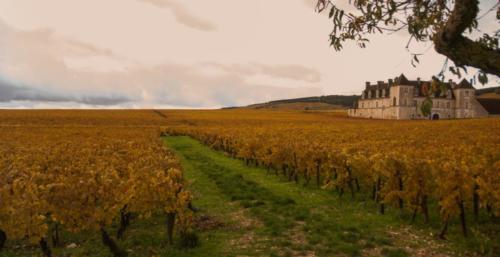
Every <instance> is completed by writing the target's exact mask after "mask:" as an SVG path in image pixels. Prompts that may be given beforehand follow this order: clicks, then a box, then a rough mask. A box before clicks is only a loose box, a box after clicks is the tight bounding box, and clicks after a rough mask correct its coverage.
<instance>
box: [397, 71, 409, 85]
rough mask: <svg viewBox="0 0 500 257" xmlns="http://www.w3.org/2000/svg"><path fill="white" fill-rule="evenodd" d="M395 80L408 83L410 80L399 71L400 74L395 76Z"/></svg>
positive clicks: (399, 82)
mask: <svg viewBox="0 0 500 257" xmlns="http://www.w3.org/2000/svg"><path fill="white" fill-rule="evenodd" d="M396 82H397V83H398V84H408V83H409V82H410V81H408V79H407V78H406V77H405V75H404V74H403V73H401V75H399V77H397V79H396Z"/></svg>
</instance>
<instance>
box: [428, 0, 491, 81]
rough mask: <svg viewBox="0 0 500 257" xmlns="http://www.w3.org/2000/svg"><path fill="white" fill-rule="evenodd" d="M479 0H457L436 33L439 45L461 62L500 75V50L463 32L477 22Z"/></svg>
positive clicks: (439, 48) (435, 36)
mask: <svg viewBox="0 0 500 257" xmlns="http://www.w3.org/2000/svg"><path fill="white" fill-rule="evenodd" d="M478 4H479V3H478V1H477V0H455V6H454V9H453V11H452V12H451V15H450V17H449V18H448V20H447V22H446V23H445V25H444V26H443V27H442V28H441V29H440V30H438V31H437V33H436V34H435V35H434V37H433V42H434V45H435V49H436V51H437V52H438V53H440V54H443V55H445V56H447V57H448V58H450V59H451V60H453V61H454V62H455V64H456V65H457V66H465V65H467V66H472V67H475V68H478V69H481V70H482V71H484V72H487V73H490V74H495V75H497V76H500V51H499V50H498V49H491V48H489V47H487V46H485V45H484V44H481V43H479V42H475V41H472V40H470V39H468V38H466V37H464V36H463V35H462V34H463V32H464V31H465V30H466V29H467V28H469V27H471V26H472V24H473V23H474V20H475V18H476V16H477V13H478V12H479V8H478Z"/></svg>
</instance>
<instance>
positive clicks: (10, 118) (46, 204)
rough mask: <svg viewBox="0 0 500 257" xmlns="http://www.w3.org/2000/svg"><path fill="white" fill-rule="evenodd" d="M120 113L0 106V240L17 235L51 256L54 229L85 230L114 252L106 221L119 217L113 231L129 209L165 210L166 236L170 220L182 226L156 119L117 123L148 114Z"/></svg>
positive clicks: (170, 160)
mask: <svg viewBox="0 0 500 257" xmlns="http://www.w3.org/2000/svg"><path fill="white" fill-rule="evenodd" d="M75 114H77V115H75ZM123 114H125V115H124V116H122V117H121V119H120V116H119V115H120V113H112V112H104V113H98V112H87V113H82V112H80V113H78V112H76V113H72V112H45V111H41V112H36V111H35V112H14V111H6V112H3V113H2V114H1V117H2V122H1V123H2V124H1V125H0V142H2V143H1V144H0V171H1V172H0V229H1V231H0V248H2V247H3V246H4V244H5V242H6V240H8V241H11V240H20V239H24V240H27V241H29V242H31V244H32V245H39V246H40V248H41V249H42V252H43V254H44V256H52V250H51V248H52V247H60V246H61V239H60V237H61V236H60V235H61V234H62V231H65V232H70V233H73V234H78V233H80V232H82V231H86V232H87V233H95V234H96V235H98V236H101V237H102V241H103V243H104V244H105V245H106V246H107V247H108V248H109V250H110V251H111V252H112V253H113V255H114V256H126V255H127V253H126V252H125V251H124V250H123V249H121V248H120V247H119V246H118V244H117V242H116V240H115V239H114V238H115V236H114V235H112V234H111V233H110V231H109V229H110V226H111V225H112V224H113V223H119V228H118V229H117V233H116V238H117V239H120V238H121V237H123V235H124V233H125V231H126V229H127V227H128V225H129V223H130V219H131V217H132V215H134V216H135V217H138V218H141V219H148V218H149V217H151V216H153V215H163V216H164V217H166V219H167V220H168V221H167V225H165V230H166V234H167V237H168V241H170V242H171V241H172V236H173V230H174V224H175V223H177V224H178V228H179V229H178V230H179V231H181V233H189V226H190V221H191V216H190V215H191V214H190V213H189V211H188V209H187V206H188V205H189V202H190V200H191V194H190V192H189V191H187V190H185V189H184V178H183V175H182V172H181V167H180V165H179V163H178V161H177V159H176V157H175V156H174V154H173V153H172V152H171V151H169V150H168V149H166V148H165V146H164V145H163V143H162V141H161V140H160V133H159V130H158V127H156V128H154V127H153V126H151V127H134V126H130V125H127V126H125V124H130V123H132V124H133V123H135V124H136V125H137V124H140V123H141V122H139V121H141V120H142V121H143V124H146V125H151V124H153V122H154V121H155V118H156V115H154V114H149V115H148V113H145V112H144V113H139V112H138V113H134V112H128V113H123ZM134 115H135V117H134ZM127 116H128V118H127ZM65 117H67V118H65ZM70 117H72V118H70ZM147 118H149V119H147ZM95 124H99V125H95ZM62 240H64V238H63V239H62Z"/></svg>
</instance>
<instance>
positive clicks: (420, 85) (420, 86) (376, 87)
mask: <svg viewBox="0 0 500 257" xmlns="http://www.w3.org/2000/svg"><path fill="white" fill-rule="evenodd" d="M432 79H436V80H437V78H436V77H433V78H432ZM442 83H443V84H444V85H445V87H446V91H448V90H451V91H452V98H455V96H454V94H453V90H452V89H456V88H464V89H474V87H473V86H472V84H471V83H470V82H469V81H467V80H466V79H463V80H462V81H461V82H460V83H459V84H456V83H454V82H452V81H451V80H449V81H448V82H442ZM394 85H405V86H413V87H415V88H416V89H417V92H418V93H417V94H416V95H415V96H417V97H423V96H425V95H427V94H426V93H425V92H427V91H428V90H430V89H431V81H422V80H420V79H417V80H409V79H408V78H406V76H405V75H404V74H401V75H399V76H398V77H395V78H394V80H393V79H389V80H388V82H384V81H378V82H377V84H373V85H372V84H370V82H366V88H365V90H364V91H363V94H365V99H367V98H368V92H371V98H376V96H377V95H376V92H377V91H379V98H381V95H382V91H383V90H384V89H385V96H384V97H389V90H390V87H391V86H394ZM434 97H442V98H445V97H446V96H445V94H442V93H441V88H436V89H435V93H434ZM371 98H370V99H371Z"/></svg>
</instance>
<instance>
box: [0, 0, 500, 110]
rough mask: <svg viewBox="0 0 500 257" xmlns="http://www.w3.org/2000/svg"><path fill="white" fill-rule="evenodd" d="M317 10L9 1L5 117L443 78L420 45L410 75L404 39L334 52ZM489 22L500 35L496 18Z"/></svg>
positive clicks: (136, 1)
mask: <svg viewBox="0 0 500 257" xmlns="http://www.w3.org/2000/svg"><path fill="white" fill-rule="evenodd" d="M315 2H316V0H251V1H249V0H210V1H207V0H0V108H59V107H61V108H89V107H99V108H102V107H108V108H121V107H124V108H170V107H182V108H214V107H221V106H234V105H246V104H251V103H256V102H264V101H269V100H274V99H283V98H291V97H300V96H313V95H326V94H359V93H360V92H361V90H362V89H363V88H364V84H365V81H372V82H375V81H377V80H387V79H388V78H392V77H395V76H396V75H399V74H400V73H405V74H406V75H407V77H408V78H410V79H416V78H417V77H421V78H422V79H429V78H430V77H431V76H432V75H435V74H437V73H439V71H440V70H441V67H442V65H443V62H444V57H442V56H440V55H437V54H436V53H435V52H434V50H433V48H432V47H431V46H430V45H425V44H422V45H417V44H412V45H411V51H413V52H425V55H424V56H423V57H422V58H421V62H420V65H418V66H417V68H414V67H413V66H412V65H411V63H410V60H411V56H410V54H409V53H408V51H407V50H406V49H405V45H406V42H407V41H408V35H407V34H405V33H397V34H393V35H390V36H375V37H372V38H371V41H372V43H370V44H369V45H368V48H366V49H359V48H357V47H356V46H354V44H348V45H346V46H345V48H344V50H343V51H342V52H335V51H334V50H333V48H330V47H329V42H328V34H329V33H330V31H331V21H329V20H328V19H327V17H326V15H323V14H317V13H315V12H314V3H315ZM338 2H342V3H344V4H343V6H348V4H347V2H348V1H347V0H345V1H343V0H339V1H338ZM495 3H496V0H484V1H481V11H480V14H482V13H484V12H485V11H486V9H488V8H490V7H492V6H493V5H494V4H495ZM480 21H481V26H480V29H481V30H482V31H485V32H490V31H493V30H495V29H498V28H499V26H498V25H499V24H498V22H497V21H496V20H495V12H491V13H489V14H488V15H487V16H485V17H484V18H482V19H481V20H480ZM470 73H471V74H474V73H475V72H474V71H473V70H471V71H470ZM498 85H499V80H498V78H494V77H491V78H490V84H489V85H488V86H498ZM476 87H482V86H480V85H477V86H476Z"/></svg>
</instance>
